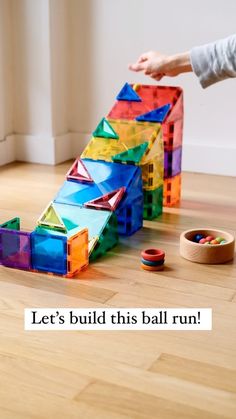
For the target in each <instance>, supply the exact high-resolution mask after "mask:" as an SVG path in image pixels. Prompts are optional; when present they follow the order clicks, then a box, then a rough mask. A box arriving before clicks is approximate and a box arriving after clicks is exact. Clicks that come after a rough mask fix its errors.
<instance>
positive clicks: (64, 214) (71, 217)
mask: <svg viewBox="0 0 236 419" xmlns="http://www.w3.org/2000/svg"><path fill="white" fill-rule="evenodd" d="M54 205H55V208H56V210H57V212H58V214H60V217H61V218H62V220H63V222H64V223H65V224H67V223H68V224H69V223H71V224H73V225H76V226H77V228H78V229H80V230H81V229H84V228H86V227H87V228H88V231H89V240H90V239H91V238H92V237H96V236H99V235H100V234H101V232H102V230H103V228H104V227H105V225H106V224H107V222H108V220H109V218H110V217H111V214H112V213H111V212H110V211H103V210H102V211H100V210H94V209H90V208H84V207H78V206H75V205H65V204H59V203H54Z"/></svg>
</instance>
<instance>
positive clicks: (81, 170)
mask: <svg viewBox="0 0 236 419" xmlns="http://www.w3.org/2000/svg"><path fill="white" fill-rule="evenodd" d="M66 177H67V180H71V181H76V182H86V183H87V182H89V183H90V182H93V179H92V178H91V176H90V174H89V172H88V170H87V169H86V167H85V165H84V163H83V161H82V160H81V159H76V160H75V162H74V163H73V165H72V166H71V168H70V169H69V171H68V173H67V175H66Z"/></svg>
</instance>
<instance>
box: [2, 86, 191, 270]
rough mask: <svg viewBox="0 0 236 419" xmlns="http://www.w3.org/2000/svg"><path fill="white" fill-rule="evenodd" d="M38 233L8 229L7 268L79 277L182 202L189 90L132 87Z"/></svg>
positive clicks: (14, 225)
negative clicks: (165, 209) (148, 222)
mask: <svg viewBox="0 0 236 419" xmlns="http://www.w3.org/2000/svg"><path fill="white" fill-rule="evenodd" d="M116 99H117V101H116V103H115V105H114V106H113V108H112V109H111V111H110V112H109V114H108V116H107V117H104V118H102V119H101V121H100V122H99V123H98V125H97V127H96V128H95V130H94V131H93V133H92V138H91V140H90V141H89V143H88V144H87V146H86V148H85V150H84V152H83V153H82V155H81V156H79V157H78V158H77V159H76V160H75V161H74V162H73V164H72V166H71V167H70V169H69V170H68V172H67V174H66V176H65V181H64V183H63V184H62V186H61V188H60V189H59V191H58V192H57V194H56V196H55V197H54V198H53V199H52V201H51V202H49V204H48V205H47V207H46V208H45V210H44V211H43V212H42V214H41V215H40V217H39V218H38V221H37V225H36V227H35V229H34V231H32V232H27V231H22V230H21V228H20V227H21V226H20V224H21V223H20V219H19V218H18V217H16V218H14V219H11V220H9V221H7V222H5V223H3V224H1V225H0V264H2V265H4V266H7V267H11V268H17V269H24V270H30V271H32V272H43V273H47V274H50V275H57V276H58V275H60V276H63V277H67V278H71V277H73V276H75V275H77V274H78V273H79V272H80V271H81V270H83V269H85V268H86V267H87V266H88V263H89V261H94V260H96V259H97V258H98V257H100V256H103V255H104V254H105V253H107V252H108V251H109V250H110V249H112V248H113V247H114V246H115V245H116V244H117V242H118V238H119V235H124V236H129V235H132V234H134V233H135V232H136V231H137V230H139V229H140V228H141V227H142V225H143V219H149V220H152V219H153V218H155V217H157V216H159V215H160V214H161V213H162V206H163V191H164V204H165V205H167V206H171V205H174V204H176V203H178V201H179V198H180V192H181V156H182V129H183V93H182V90H181V89H180V88H177V87H163V86H145V85H131V84H128V83H125V85H124V86H123V88H122V89H121V90H120V92H119V94H118V95H117V98H116Z"/></svg>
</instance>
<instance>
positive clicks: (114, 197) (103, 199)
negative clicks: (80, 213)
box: [84, 186, 126, 211]
mask: <svg viewBox="0 0 236 419" xmlns="http://www.w3.org/2000/svg"><path fill="white" fill-rule="evenodd" d="M125 189H126V188H125V187H124V186H123V187H122V188H119V189H116V190H115V191H112V192H109V193H108V194H106V195H102V196H100V197H99V198H96V199H94V200H92V201H88V202H86V204H84V205H85V206H86V207H89V208H97V209H105V210H109V211H115V210H116V208H117V207H118V205H119V203H120V201H121V199H122V198H123V195H124V193H125Z"/></svg>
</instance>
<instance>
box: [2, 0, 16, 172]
mask: <svg viewBox="0 0 236 419" xmlns="http://www.w3.org/2000/svg"><path fill="white" fill-rule="evenodd" d="M0 8H1V13H0V165H1V164H3V163H8V162H10V161H12V160H14V158H15V149H14V140H13V138H12V136H10V134H11V133H12V131H13V109H12V106H13V100H12V71H11V69H12V49H11V43H12V38H11V4H10V3H9V1H8V0H0Z"/></svg>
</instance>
